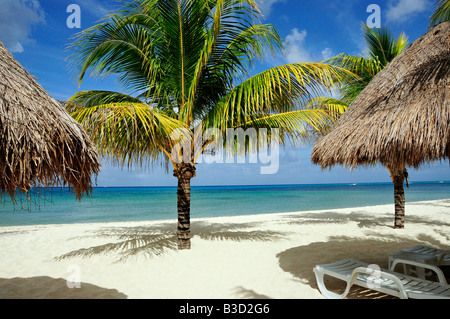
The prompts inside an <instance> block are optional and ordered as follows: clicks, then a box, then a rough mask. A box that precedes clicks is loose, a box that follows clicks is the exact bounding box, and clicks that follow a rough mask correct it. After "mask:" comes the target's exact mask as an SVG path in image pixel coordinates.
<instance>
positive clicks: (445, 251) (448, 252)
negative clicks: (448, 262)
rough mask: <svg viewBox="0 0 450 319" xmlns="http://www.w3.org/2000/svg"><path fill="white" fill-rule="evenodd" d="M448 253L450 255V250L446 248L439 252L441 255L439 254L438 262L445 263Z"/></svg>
mask: <svg viewBox="0 0 450 319" xmlns="http://www.w3.org/2000/svg"><path fill="white" fill-rule="evenodd" d="M447 255H449V256H450V250H444V251H442V252H441V253H440V254H439V256H438V262H437V264H438V265H440V264H443V263H444V257H445V256H447Z"/></svg>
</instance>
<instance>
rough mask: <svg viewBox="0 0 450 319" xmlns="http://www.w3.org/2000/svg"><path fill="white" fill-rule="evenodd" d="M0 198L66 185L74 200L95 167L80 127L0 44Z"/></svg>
mask: <svg viewBox="0 0 450 319" xmlns="http://www.w3.org/2000/svg"><path fill="white" fill-rule="evenodd" d="M0 132H1V135H0V174H1V175H0V196H2V195H3V194H5V193H8V194H9V195H10V196H11V199H12V200H13V201H15V196H16V194H17V192H18V191H20V192H24V193H28V191H29V190H30V189H32V188H33V187H38V186H55V185H61V186H69V187H71V188H72V189H73V190H74V191H75V193H76V197H77V198H78V199H80V198H81V197H82V196H83V194H85V193H86V194H89V192H90V191H91V190H92V178H93V177H94V175H97V174H98V172H99V168H100V163H99V160H98V155H97V152H96V150H95V148H94V146H93V144H92V142H91V141H90V140H89V138H88V136H87V135H86V133H85V132H84V131H83V129H82V128H81V126H80V125H79V124H78V123H77V122H76V121H75V120H73V119H72V117H71V116H70V115H69V114H68V113H67V112H66V110H65V109H64V108H63V107H62V106H61V105H60V104H59V103H58V102H57V101H56V100H54V99H53V98H51V97H50V96H49V95H48V94H47V93H46V92H45V90H44V89H43V88H42V87H41V86H40V85H39V84H38V83H37V82H36V81H35V80H34V79H33V78H32V76H31V75H30V74H29V73H28V72H27V71H26V70H25V69H24V68H23V67H22V66H21V65H20V64H19V63H18V62H17V61H16V60H15V59H14V58H13V56H12V55H11V54H10V53H9V52H8V51H7V50H6V49H5V47H4V46H3V44H2V43H1V42H0Z"/></svg>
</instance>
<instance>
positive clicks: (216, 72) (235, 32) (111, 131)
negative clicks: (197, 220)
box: [67, 0, 350, 249]
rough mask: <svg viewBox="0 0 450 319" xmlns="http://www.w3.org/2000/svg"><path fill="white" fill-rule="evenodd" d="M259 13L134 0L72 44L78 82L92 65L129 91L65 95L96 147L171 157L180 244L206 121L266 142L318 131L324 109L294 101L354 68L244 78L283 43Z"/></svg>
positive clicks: (245, 5)
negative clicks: (254, 132) (248, 132)
mask: <svg viewBox="0 0 450 319" xmlns="http://www.w3.org/2000/svg"><path fill="white" fill-rule="evenodd" d="M259 15H260V12H259V10H258V7H257V5H256V4H255V1H253V0H159V1H158V0H138V1H133V2H130V3H126V4H124V5H123V7H121V8H120V10H118V11H116V12H114V13H112V14H110V15H109V16H108V17H106V18H105V20H104V21H102V22H101V23H99V24H97V25H95V26H93V27H91V28H89V29H86V30H85V31H83V32H81V33H80V34H78V35H77V36H76V38H75V40H74V41H73V42H72V43H71V44H70V49H71V50H73V52H72V54H71V56H70V60H71V66H72V67H73V70H74V72H75V74H76V76H77V77H78V80H79V82H80V83H81V81H82V80H83V78H84V77H85V74H86V72H87V71H88V70H91V72H92V74H93V75H95V76H102V77H104V76H110V75H115V76H116V77H117V80H118V82H119V83H121V84H122V85H123V86H124V88H125V89H126V90H128V91H129V93H128V94H125V93H119V92H110V91H98V90H95V91H83V92H78V93H76V94H75V95H74V96H73V97H72V98H71V99H70V100H69V101H68V103H67V108H68V110H69V111H70V112H71V114H72V116H73V117H74V118H75V119H76V120H77V121H78V122H80V123H81V124H82V125H83V126H84V127H85V129H86V131H87V132H88V133H89V134H90V135H91V138H92V140H93V141H94V142H95V143H96V144H97V146H98V148H99V151H100V153H101V154H102V155H103V156H105V157H108V158H110V159H112V160H115V161H116V163H119V164H125V163H127V164H128V165H132V164H136V163H138V164H140V165H143V163H145V162H146V161H148V160H149V161H150V163H154V162H157V161H168V162H167V163H169V165H170V163H171V164H172V166H173V175H174V176H175V177H176V178H177V179H178V190H177V195H178V198H177V201H178V232H177V233H178V248H179V249H189V248H190V238H191V234H190V196H191V195H190V190H191V187H190V181H191V179H192V178H193V177H195V175H196V173H195V165H196V163H197V161H198V158H199V156H200V155H201V151H202V150H203V149H205V148H206V147H207V146H208V145H209V144H210V143H212V142H213V140H214V138H209V139H207V140H201V142H200V145H199V147H198V148H196V147H194V145H198V139H197V135H196V134H198V132H200V133H202V132H205V131H206V130H207V129H209V128H215V129H217V130H219V131H220V132H222V133H224V132H226V130H227V128H243V129H247V128H256V129H262V128H264V129H266V130H268V133H267V134H266V135H264V136H266V139H267V140H270V141H274V142H280V143H282V144H283V143H285V141H287V140H291V141H295V140H297V139H298V138H301V137H302V136H304V135H305V134H307V132H308V131H309V130H316V131H322V130H323V129H324V127H326V126H327V125H329V124H330V122H329V118H328V116H327V111H324V110H312V109H305V108H302V107H301V106H300V103H298V101H299V100H300V99H302V98H305V97H310V93H311V92H315V91H318V90H319V89H322V88H323V87H325V88H327V89H332V88H333V87H334V85H335V82H334V81H335V79H338V81H339V79H341V78H344V77H347V76H349V74H350V73H349V72H348V71H346V70H344V69H342V68H339V67H336V66H334V65H327V64H321V63H305V64H288V65H282V66H278V67H274V68H270V69H268V70H266V71H263V72H261V73H259V74H257V75H254V76H250V75H249V70H250V69H251V67H252V66H253V65H254V63H255V61H256V60H257V59H261V58H263V57H264V56H265V55H266V54H277V53H279V52H281V51H282V49H283V45H284V43H283V41H282V39H281V38H280V36H279V35H278V33H277V31H276V30H275V28H274V27H273V26H272V25H269V24H258V22H259V20H258V18H259ZM198 128H199V129H198ZM275 128H277V129H279V133H280V134H279V135H278V137H279V138H277V134H275V130H273V132H272V130H271V129H275ZM180 132H181V133H182V134H181V133H180ZM260 136H262V135H260ZM224 143H226V141H224ZM234 144H236V141H235V140H230V141H229V146H230V145H234ZM258 145H259V144H258ZM258 145H257V146H256V147H258ZM266 145H267V144H266ZM233 149H234V150H235V151H236V152H237V151H239V150H241V149H243V150H244V152H245V151H249V150H250V149H251V147H250V146H249V145H247V146H246V147H244V148H241V147H238V146H236V147H234V146H233Z"/></svg>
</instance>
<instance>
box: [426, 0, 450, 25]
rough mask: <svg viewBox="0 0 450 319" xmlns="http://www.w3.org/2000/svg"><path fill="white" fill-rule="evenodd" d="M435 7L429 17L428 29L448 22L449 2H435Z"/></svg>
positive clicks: (449, 14) (449, 15)
mask: <svg viewBox="0 0 450 319" xmlns="http://www.w3.org/2000/svg"><path fill="white" fill-rule="evenodd" d="M435 7H436V11H435V12H434V13H433V15H432V16H431V17H430V24H429V25H428V28H429V29H431V28H433V27H434V26H435V25H437V24H439V23H441V22H444V21H449V20H450V0H437V1H436V3H435Z"/></svg>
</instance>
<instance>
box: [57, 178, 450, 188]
mask: <svg viewBox="0 0 450 319" xmlns="http://www.w3.org/2000/svg"><path fill="white" fill-rule="evenodd" d="M448 183H450V180H448V181H447V180H438V181H408V184H448ZM390 184H392V182H346V183H312V184H309V183H308V184H233V185H191V188H199V187H277V186H280V187H283V186H286V187H292V186H346V185H348V186H351V185H390ZM49 188H51V187H49ZM93 188H177V186H176V185H172V186H167V185H162V186H156V185H148V186H93Z"/></svg>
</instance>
